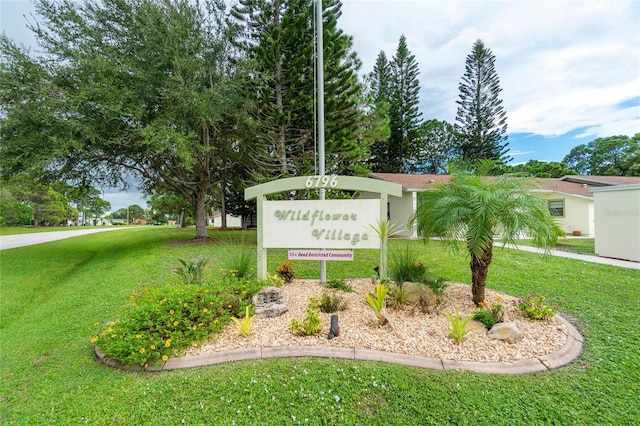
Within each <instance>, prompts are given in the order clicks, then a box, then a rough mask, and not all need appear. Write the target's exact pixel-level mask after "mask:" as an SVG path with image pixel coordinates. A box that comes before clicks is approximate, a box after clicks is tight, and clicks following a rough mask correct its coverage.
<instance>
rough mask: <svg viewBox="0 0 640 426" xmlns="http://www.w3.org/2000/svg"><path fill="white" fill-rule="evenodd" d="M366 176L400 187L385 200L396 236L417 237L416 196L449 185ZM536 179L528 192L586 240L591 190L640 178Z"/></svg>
mask: <svg viewBox="0 0 640 426" xmlns="http://www.w3.org/2000/svg"><path fill="white" fill-rule="evenodd" d="M369 177H370V178H372V179H380V180H384V181H387V182H393V183H397V184H400V185H401V186H402V197H401V198H396V197H390V199H389V220H390V221H391V222H395V223H396V224H397V225H398V226H399V227H400V228H401V229H400V230H399V231H398V232H397V233H396V235H397V236H400V237H405V238H417V237H418V233H417V229H416V228H417V227H416V224H413V226H412V227H409V221H410V219H411V218H412V217H413V214H414V212H415V211H416V209H417V207H418V193H420V192H422V191H428V190H430V189H433V188H434V187H435V186H436V185H438V184H443V183H447V182H449V179H450V177H451V176H450V175H433V174H403V173H371V174H369ZM537 180H538V182H539V184H540V186H539V187H538V188H535V189H532V192H534V193H536V195H538V196H540V197H542V198H544V199H545V200H547V202H548V205H549V211H550V212H551V214H552V215H554V216H555V217H556V218H557V220H558V223H559V224H560V226H561V227H562V229H563V230H564V231H565V233H567V234H569V235H571V234H574V235H583V236H590V237H594V236H595V209H594V202H593V193H592V192H591V189H594V188H602V187H614V186H618V185H629V184H640V177H626V176H563V177H561V178H538V179H537ZM370 197H373V194H362V196H361V198H370Z"/></svg>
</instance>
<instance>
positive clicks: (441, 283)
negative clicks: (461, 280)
mask: <svg viewBox="0 0 640 426" xmlns="http://www.w3.org/2000/svg"><path fill="white" fill-rule="evenodd" d="M421 282H422V284H424V285H426V286H427V287H429V288H430V289H431V291H432V292H433V295H434V296H435V304H436V305H440V304H442V302H443V301H444V293H445V291H446V290H447V287H448V286H449V283H447V282H446V281H445V280H444V278H436V279H433V278H427V277H425V278H424V279H423V280H422V281H421Z"/></svg>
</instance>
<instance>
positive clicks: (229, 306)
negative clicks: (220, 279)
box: [227, 15, 319, 309]
mask: <svg viewBox="0 0 640 426" xmlns="http://www.w3.org/2000/svg"><path fill="white" fill-rule="evenodd" d="M318 16H319V15H318ZM227 308H229V309H231V308H233V306H231V305H227Z"/></svg>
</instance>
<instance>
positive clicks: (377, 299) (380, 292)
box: [366, 281, 387, 326]
mask: <svg viewBox="0 0 640 426" xmlns="http://www.w3.org/2000/svg"><path fill="white" fill-rule="evenodd" d="M366 302H367V305H368V306H369V307H370V308H371V309H372V310H373V313H374V314H375V315H376V318H377V319H378V326H382V325H385V324H386V323H387V317H386V315H385V308H386V307H387V287H386V286H385V285H384V284H382V283H381V282H380V281H378V283H377V284H376V291H375V293H367V294H366Z"/></svg>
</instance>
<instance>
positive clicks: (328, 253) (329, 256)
mask: <svg viewBox="0 0 640 426" xmlns="http://www.w3.org/2000/svg"><path fill="white" fill-rule="evenodd" d="M289 260H353V251H352V250H289Z"/></svg>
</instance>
